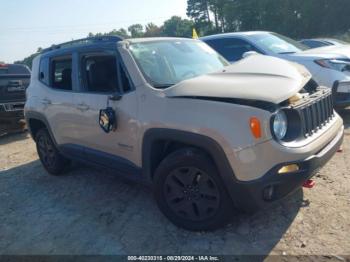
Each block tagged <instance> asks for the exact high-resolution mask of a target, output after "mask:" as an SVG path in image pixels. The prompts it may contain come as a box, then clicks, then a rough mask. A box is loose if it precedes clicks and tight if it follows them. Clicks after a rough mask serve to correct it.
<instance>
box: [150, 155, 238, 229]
mask: <svg viewBox="0 0 350 262" xmlns="http://www.w3.org/2000/svg"><path fill="white" fill-rule="evenodd" d="M155 197H156V200H157V203H158V206H159V208H160V210H161V211H162V212H163V213H164V215H165V216H166V217H167V218H168V219H169V220H171V221H172V222H173V223H174V224H176V225H177V226H180V227H183V228H185V229H188V230H194V231H201V230H204V231H205V230H213V229H216V228H218V227H221V226H223V225H225V224H226V223H227V222H228V221H229V219H230V218H231V216H232V211H233V204H232V201H231V199H230V197H229V195H228V194H227V192H226V188H225V187H224V185H223V183H222V181H221V179H220V177H219V174H218V172H217V170H216V167H215V165H214V164H213V162H212V160H211V159H210V158H209V157H208V156H207V155H206V154H204V153H203V152H202V151H200V150H197V149H191V148H188V149H181V150H179V151H176V152H174V153H172V154H170V155H169V156H168V157H166V158H165V159H164V160H163V161H162V162H161V164H160V165H159V167H158V168H157V170H156V173H155Z"/></svg>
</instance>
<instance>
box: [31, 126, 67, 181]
mask: <svg viewBox="0 0 350 262" xmlns="http://www.w3.org/2000/svg"><path fill="white" fill-rule="evenodd" d="M35 141H36V148H37V151H38V155H39V158H40V161H41V163H42V165H43V166H44V168H45V169H46V170H47V172H49V173H50V174H52V175H56V176H57V175H61V174H62V173H64V171H65V170H66V168H67V166H68V165H69V163H70V161H69V160H68V159H66V158H65V157H63V156H62V155H61V154H60V153H59V152H58V150H57V148H56V147H55V145H54V143H53V141H52V139H51V137H50V135H49V133H48V132H47V130H46V129H44V128H43V129H40V130H39V131H38V133H37V134H36V138H35Z"/></svg>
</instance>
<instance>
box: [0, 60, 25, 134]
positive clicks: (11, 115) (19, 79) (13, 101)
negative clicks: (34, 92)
mask: <svg viewBox="0 0 350 262" xmlns="http://www.w3.org/2000/svg"><path fill="white" fill-rule="evenodd" d="M29 82H30V70H29V68H28V67H27V66H25V65H18V64H0V134H4V133H9V132H14V131H21V130H22V129H23V127H24V125H25V121H24V114H23V109H24V104H25V100H26V98H25V91H26V88H27V87H28V86H29Z"/></svg>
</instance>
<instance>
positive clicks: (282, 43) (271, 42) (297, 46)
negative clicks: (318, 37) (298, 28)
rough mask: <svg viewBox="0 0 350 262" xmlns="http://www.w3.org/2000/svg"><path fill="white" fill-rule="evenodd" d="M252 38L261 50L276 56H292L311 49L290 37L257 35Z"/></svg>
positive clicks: (273, 34)
mask: <svg viewBox="0 0 350 262" xmlns="http://www.w3.org/2000/svg"><path fill="white" fill-rule="evenodd" d="M252 38H253V39H254V42H255V43H256V44H257V45H258V46H259V47H260V48H262V49H264V50H268V51H269V52H272V53H274V54H292V53H297V52H300V51H304V50H307V49H310V48H309V47H307V46H306V45H303V44H301V43H299V42H297V41H295V40H293V39H290V38H289V37H286V36H283V35H279V34H275V33H268V34H256V35H252Z"/></svg>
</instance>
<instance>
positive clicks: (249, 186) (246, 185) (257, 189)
mask: <svg viewBox="0 0 350 262" xmlns="http://www.w3.org/2000/svg"><path fill="white" fill-rule="evenodd" d="M343 137H344V128H342V129H341V131H339V132H338V134H337V135H336V137H335V138H334V139H333V140H332V141H331V142H330V143H328V145H326V146H325V147H324V148H323V149H322V150H321V151H320V152H318V153H317V154H315V155H312V156H310V157H308V158H306V159H302V160H299V161H294V162H288V163H280V164H278V165H276V166H274V167H273V168H272V169H270V170H269V171H268V172H267V173H266V174H265V175H264V176H262V177H261V178H259V179H257V180H254V181H249V182H236V183H238V184H236V185H235V186H234V187H235V188H236V189H237V188H239V196H238V195H236V197H235V199H233V200H234V201H235V204H236V205H237V206H238V207H239V208H241V209H243V210H246V211H248V212H250V211H254V210H256V209H258V208H260V207H262V206H265V205H266V204H267V203H269V202H274V201H276V200H280V199H282V198H284V197H286V196H287V195H289V194H291V193H293V192H294V191H295V190H297V189H298V188H300V187H301V186H302V185H303V184H304V183H305V181H307V180H308V179H310V178H311V177H312V176H313V175H314V174H315V173H316V172H317V171H318V170H319V169H320V168H321V167H322V166H323V165H325V164H326V163H327V162H328V161H329V160H330V159H331V158H332V156H333V155H334V154H335V153H336V152H337V150H338V149H339V148H340V146H341V144H342V142H343ZM291 164H297V165H298V166H299V170H298V171H295V172H291V173H285V174H278V171H279V170H280V168H282V167H283V166H286V165H291Z"/></svg>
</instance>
